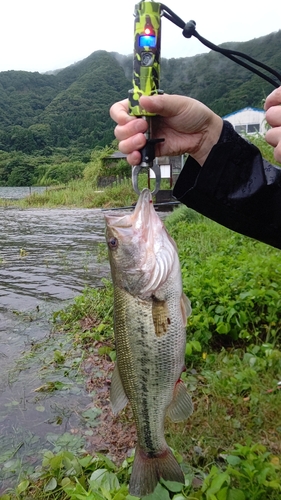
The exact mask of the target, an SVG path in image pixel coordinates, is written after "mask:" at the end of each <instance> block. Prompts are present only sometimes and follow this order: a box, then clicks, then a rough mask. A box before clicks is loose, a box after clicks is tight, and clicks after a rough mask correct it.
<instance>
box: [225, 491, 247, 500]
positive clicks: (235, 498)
mask: <svg viewBox="0 0 281 500" xmlns="http://www.w3.org/2000/svg"><path fill="white" fill-rule="evenodd" d="M227 500H246V497H245V495H244V493H243V491H242V490H236V489H230V490H228V496H227Z"/></svg>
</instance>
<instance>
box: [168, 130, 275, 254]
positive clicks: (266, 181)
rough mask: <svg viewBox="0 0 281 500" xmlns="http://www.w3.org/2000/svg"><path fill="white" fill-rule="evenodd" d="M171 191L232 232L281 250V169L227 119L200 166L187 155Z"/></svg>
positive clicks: (189, 205) (185, 202) (182, 200)
mask: <svg viewBox="0 0 281 500" xmlns="http://www.w3.org/2000/svg"><path fill="white" fill-rule="evenodd" d="M174 195H175V196H176V198H177V199H179V200H180V201H181V202H182V203H184V204H186V205H187V206H188V207H190V208H193V209H195V210H196V211H198V212H200V213H202V214H203V215H205V216H207V217H209V218H210V219H213V220H215V221H216V222H218V223H220V224H222V225H224V226H226V227H229V228H230V229H232V230H234V231H237V232H239V233H242V234H245V235H247V236H250V237H252V238H255V239H257V240H260V241H263V242H265V243H268V244H270V245H272V246H276V247H278V248H281V169H280V168H279V167H277V166H274V165H270V164H268V163H267V162H266V161H265V160H263V159H262V157H261V154H260V151H259V150H258V148H256V147H255V146H253V145H252V144H249V143H248V142H247V141H245V140H244V139H243V138H241V137H240V136H239V135H238V134H236V132H235V131H234V130H233V128H232V126H231V125H230V124H229V123H228V122H224V127H223V130H222V134H221V137H220V139H219V141H218V143H217V144H216V145H215V146H214V147H213V148H212V150H211V152H210V154H209V156H208V158H207V160H206V161H205V163H204V165H203V166H202V167H200V165H199V164H198V163H197V162H196V161H195V160H194V159H193V158H191V157H189V158H188V160H187V162H186V164H185V166H184V169H183V171H182V172H181V175H180V177H179V180H178V182H177V183H176V186H175V188H174Z"/></svg>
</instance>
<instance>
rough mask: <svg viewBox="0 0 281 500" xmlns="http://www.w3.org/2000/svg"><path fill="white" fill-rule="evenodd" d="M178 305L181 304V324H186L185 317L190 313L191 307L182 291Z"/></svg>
mask: <svg viewBox="0 0 281 500" xmlns="http://www.w3.org/2000/svg"><path fill="white" fill-rule="evenodd" d="M180 306H181V315H182V322H183V326H186V322H187V318H188V316H190V315H191V312H192V309H191V304H190V300H189V299H188V298H187V296H186V295H185V294H184V293H182V296H181V301H180Z"/></svg>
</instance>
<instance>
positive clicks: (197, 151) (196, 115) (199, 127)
mask: <svg viewBox="0 0 281 500" xmlns="http://www.w3.org/2000/svg"><path fill="white" fill-rule="evenodd" d="M140 104H141V106H142V107H143V108H144V109H145V110H146V111H149V112H151V113H155V114H156V115H157V116H156V117H155V118H154V117H153V118H152V123H153V125H152V126H153V132H152V137H153V139H158V138H164V139H165V142H162V143H158V144H157V145H156V147H155V154H156V156H165V155H166V156H175V155H180V154H183V153H189V154H190V155H191V156H192V157H193V158H194V159H195V160H196V161H197V162H198V163H199V164H200V165H203V163H204V161H205V160H206V158H207V156H208V154H209V152H210V151H211V149H212V147H213V146H214V145H215V144H216V143H217V142H218V139H219V137H220V134H221V130H222V126H223V122H222V119H221V118H220V117H219V116H218V115H216V114H215V113H213V111H211V110H210V109H209V108H207V106H205V105H204V104H202V103H201V102H199V101H196V100H195V99H191V98H190V97H184V96H179V95H168V94H163V95H154V96H142V97H141V98H140ZM110 115H111V118H112V119H113V120H114V121H115V122H116V123H117V126H116V127H115V136H116V138H117V139H118V141H120V142H119V149H120V151H122V153H124V154H127V155H128V156H127V161H128V162H129V163H130V164H131V165H138V164H139V163H140V160H141V155H140V152H139V150H140V149H142V148H143V147H144V145H145V142H146V138H145V136H144V133H145V132H146V130H147V122H146V120H142V119H136V117H134V116H129V115H128V100H127V99H125V100H124V101H120V102H117V103H115V104H113V106H112V107H111V109H110Z"/></svg>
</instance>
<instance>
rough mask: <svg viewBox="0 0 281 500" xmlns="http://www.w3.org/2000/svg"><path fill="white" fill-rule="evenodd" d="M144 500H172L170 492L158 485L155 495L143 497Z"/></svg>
mask: <svg viewBox="0 0 281 500" xmlns="http://www.w3.org/2000/svg"><path fill="white" fill-rule="evenodd" d="M142 500H170V495H169V492H168V490H166V488H164V486H162V484H160V483H158V484H157V486H156V488H155V490H154V491H153V493H150V494H149V495H146V496H144V497H142Z"/></svg>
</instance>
